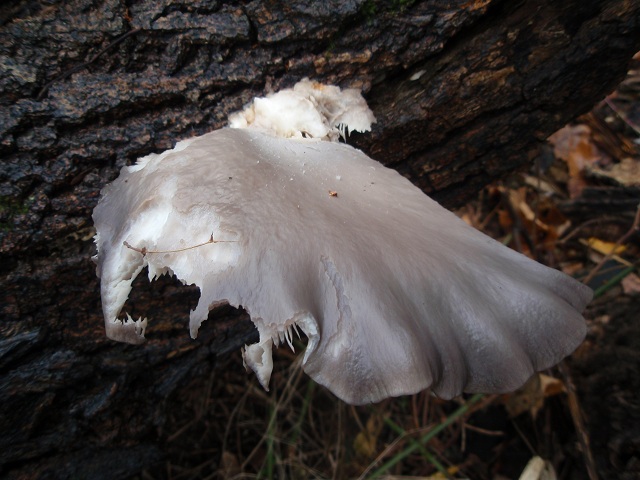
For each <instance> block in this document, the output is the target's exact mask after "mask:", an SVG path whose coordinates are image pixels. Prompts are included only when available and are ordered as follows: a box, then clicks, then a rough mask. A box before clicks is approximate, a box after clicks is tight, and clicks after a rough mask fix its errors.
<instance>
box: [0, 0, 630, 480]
mask: <svg viewBox="0 0 640 480" xmlns="http://www.w3.org/2000/svg"><path fill="white" fill-rule="evenodd" d="M639 17H640V3H638V2H631V1H623V0H598V1H594V0H586V1H585V0H569V1H567V2H554V1H551V0H547V1H544V0H537V1H524V2H510V1H506V0H503V1H500V0H478V1H468V0H459V1H449V2H440V1H433V0H432V1H408V2H406V1H397V0H392V1H388V2H384V1H379V0H367V1H359V0H351V1H346V2H343V1H330V2H313V1H305V0H294V1H290V2H282V3H279V2H273V1H259V0H256V1H252V2H230V3H223V2H205V1H194V2H187V1H184V2H181V1H179V0H173V1H172V0H165V1H156V0H140V1H138V0H133V1H130V2H126V3H125V2H123V1H119V0H104V1H100V0H75V1H70V2H60V3H55V2H52V3H46V4H45V3H39V2H35V1H30V0H27V1H20V2H15V3H7V5H4V6H2V7H0V24H1V27H0V152H1V153H0V155H1V156H2V163H1V165H0V312H1V313H0V315H1V323H0V331H1V332H2V337H1V338H0V404H1V405H2V409H1V410H0V474H2V475H8V476H9V478H27V477H34V478H35V477H37V478H45V477H47V478H71V477H74V478H85V477H91V478H121V477H127V476H130V475H133V474H135V473H136V472H138V471H140V470H141V469H142V468H143V467H145V466H148V465H150V464H153V463H155V462H157V461H159V460H160V459H161V457H162V442H163V441H164V440H163V437H162V435H161V434H158V432H161V431H162V426H163V422H164V418H165V414H166V412H167V409H169V408H180V406H179V404H176V405H173V404H172V401H171V400H169V399H170V398H174V399H175V398H176V396H175V395H174V396H172V397H171V396H170V394H171V393H172V392H174V391H175V390H176V389H179V388H180V386H181V385H184V384H185V383H186V382H187V381H188V380H189V379H190V378H193V377H194V376H196V375H202V374H204V373H205V372H209V371H211V370H212V369H213V368H214V366H215V363H216V358H217V357H218V356H220V355H224V354H225V353H226V352H228V351H229V350H231V349H236V348H239V346H240V345H241V344H243V343H244V342H245V341H248V340H249V339H250V338H251V337H252V336H253V335H254V333H253V329H252V325H251V323H250V322H249V320H248V318H247V317H246V315H243V314H242V313H241V312H234V311H232V310H231V309H226V310H222V311H216V312H213V313H212V317H215V320H213V318H212V317H210V318H211V320H210V321H209V322H207V323H206V324H205V325H204V326H203V328H202V329H201V330H200V338H199V339H198V340H197V341H192V340H191V339H189V338H188V334H187V330H186V318H187V314H188V306H189V305H190V306H193V303H194V299H195V298H197V292H194V291H193V290H192V289H189V288H182V287H180V288H179V287H178V286H177V285H176V284H175V282H172V281H171V280H169V279H164V280H162V281H160V282H159V283H158V285H157V286H155V288H154V289H150V288H144V286H142V287H141V288H140V289H139V290H137V292H138V293H135V294H134V295H135V297H134V298H132V299H131V301H130V307H129V308H128V311H131V312H132V313H133V314H134V315H135V314H140V313H144V312H145V311H153V312H154V313H153V318H154V323H153V325H152V326H151V332H152V333H151V334H150V335H149V337H150V338H149V341H148V342H147V343H146V344H145V345H144V346H142V347H131V346H127V345H119V344H115V343H112V342H109V341H107V340H105V338H104V336H103V331H102V328H103V327H102V317H101V310H100V298H99V293H98V282H97V279H96V278H95V274H94V266H93V264H92V263H91V261H90V256H91V255H92V254H93V245H92V234H93V231H92V227H91V225H92V223H91V212H92V209H93V207H94V206H95V204H96V203H97V200H98V197H99V192H100V189H101V188H102V187H103V186H104V185H105V184H106V183H107V182H109V181H111V180H113V179H114V178H115V177H116V176H117V174H118V171H119V169H120V168H121V167H122V166H123V165H125V164H128V163H131V162H133V161H134V160H135V159H136V158H137V157H139V156H141V155H145V154H148V153H151V152H158V151H162V150H165V149H167V148H170V147H171V146H172V145H173V144H174V143H175V141H176V140H179V139H183V138H185V137H190V136H193V135H198V134H202V133H205V132H207V131H210V130H212V129H215V128H219V127H221V126H223V125H224V123H225V119H226V116H227V114H228V113H229V112H231V111H232V110H236V109H239V108H240V107H242V105H243V104H245V103H246V102H248V101H249V100H250V99H251V98H252V97H253V96H255V95H260V94H263V93H265V92H266V91H268V90H269V89H274V90H275V89H279V88H281V87H285V86H290V85H292V84H293V83H294V82H296V81H297V80H299V79H301V78H302V77H312V78H314V79H317V80H319V81H323V82H328V83H334V84H338V85H340V86H343V87H346V86H355V87H360V88H362V89H363V90H364V92H365V95H366V97H367V99H368V101H369V103H370V106H371V107H372V109H373V110H374V112H375V114H376V116H377V118H378V123H377V124H376V126H375V129H374V132H373V134H371V135H360V136H357V137H354V138H353V139H352V141H353V143H355V144H356V145H357V146H358V147H360V148H362V149H363V150H365V151H366V152H367V153H369V154H370V155H371V156H372V157H374V158H376V159H379V160H380V161H382V162H383V163H385V164H387V165H389V166H392V167H394V168H396V169H398V170H399V171H400V172H402V173H403V174H404V175H406V176H408V177H409V178H410V179H411V180H412V181H414V182H415V183H416V184H417V185H419V186H420V187H422V188H423V189H424V190H425V191H426V192H427V193H429V194H431V195H432V196H434V197H435V198H436V199H438V200H439V201H441V202H443V203H444V204H445V205H446V206H450V207H451V206H456V205H459V204H461V203H462V202H463V201H464V200H466V199H468V198H470V197H471V196H473V195H474V194H475V193H476V192H477V191H478V190H479V189H480V188H481V187H482V186H484V185H485V184H487V183H488V182H490V181H491V180H493V179H496V178H499V177H500V176H503V175H504V174H506V173H507V172H510V171H513V170H514V169H516V168H518V167H520V166H523V165H525V164H527V163H528V162H530V161H531V160H532V159H533V158H535V157H536V155H537V153H538V148H539V147H540V145H541V142H542V141H543V140H544V139H545V138H546V137H547V136H548V135H549V134H550V133H552V132H553V131H554V130H555V129H557V128H558V127H560V126H562V125H563V124H564V123H566V122H567V121H569V120H571V119H572V118H574V117H575V116H577V115H579V114H581V113H584V112H585V111H587V110H588V109H589V108H590V107H591V106H592V105H593V104H594V103H595V102H597V101H598V100H600V99H601V98H602V97H603V95H605V94H606V93H607V92H608V91H610V90H611V89H612V88H613V86H614V85H615V84H616V82H618V81H619V80H620V79H621V78H622V76H623V75H624V73H625V71H626V65H627V61H628V60H629V59H630V58H631V56H632V55H633V53H634V52H636V51H637V50H638V49H640V38H639V35H638V32H639V31H640V25H639V23H640V20H639ZM138 283H140V284H141V285H142V284H144V283H145V282H144V281H140V282H138ZM134 292H136V289H134ZM237 368H240V366H238V367H237ZM248 381H254V380H253V379H248Z"/></svg>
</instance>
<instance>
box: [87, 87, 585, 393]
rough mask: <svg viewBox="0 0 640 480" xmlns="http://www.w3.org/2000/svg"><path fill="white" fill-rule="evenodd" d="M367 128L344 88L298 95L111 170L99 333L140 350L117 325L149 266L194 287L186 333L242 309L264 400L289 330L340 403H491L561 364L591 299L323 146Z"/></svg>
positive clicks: (391, 177)
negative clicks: (465, 398)
mask: <svg viewBox="0 0 640 480" xmlns="http://www.w3.org/2000/svg"><path fill="white" fill-rule="evenodd" d="M373 120H374V119H373V115H372V113H371V112H370V110H369V109H368V107H367V106H366V103H365V102H364V100H363V99H362V97H361V96H360V94H359V92H357V91H354V90H340V89H339V88H337V87H331V86H323V85H319V84H314V83H311V82H309V81H303V82H301V83H299V84H297V85H296V86H295V87H294V88H293V89H292V90H284V91H281V92H280V93H277V94H274V95H272V96H269V97H267V98H264V99H256V100H255V101H254V103H253V104H252V105H251V106H249V107H247V108H246V109H245V110H244V111H243V112H240V113H238V114H235V115H234V116H232V118H231V124H232V126H239V127H244V128H223V129H221V130H216V131H214V132H211V133H209V134H206V135H203V136H201V137H197V138H191V139H189V140H185V141H182V142H179V143H178V144H177V145H176V147H175V148H174V149H173V150H169V151H166V152H164V153H162V154H160V155H149V156H147V157H144V158H142V159H140V160H139V161H138V163H137V164H136V165H133V166H130V167H125V168H123V169H122V172H121V174H120V177H119V178H118V179H117V180H115V181H114V182H113V183H112V184H110V185H109V186H107V187H105V189H104V190H103V192H102V198H101V200H100V202H99V204H98V206H97V207H96V209H95V211H94V221H95V225H96V229H97V235H96V244H97V249H98V254H97V255H96V257H95V258H96V262H97V265H98V275H99V276H100V278H101V293H102V305H103V312H104V317H105V323H106V331H107V335H108V336H109V337H110V338H113V339H115V340H121V341H126V342H130V343H140V342H142V341H143V340H144V331H145V328H146V319H145V320H138V321H133V320H131V319H130V318H127V319H123V320H120V319H118V317H119V315H120V311H121V309H122V307H123V305H124V303H125V301H126V299H127V297H128V295H129V292H130V290H131V283H132V281H133V279H134V278H135V277H136V276H137V275H138V274H139V273H140V272H141V271H142V269H143V268H144V267H148V269H149V277H150V278H151V279H153V278H155V277H157V276H159V275H162V274H165V273H168V274H171V275H176V276H177V278H178V279H180V280H181V281H182V282H184V283H188V284H195V285H197V286H198V287H199V288H200V292H201V296H200V300H199V303H198V305H197V307H196V308H195V310H193V311H192V312H191V316H190V329H191V335H192V337H195V336H196V335H197V333H198V329H199V328H200V325H201V323H202V322H203V321H204V320H206V319H207V315H208V313H209V310H210V309H212V308H213V307H215V306H216V305H219V304H221V303H229V304H231V305H233V306H236V307H240V306H241V307H243V308H244V309H246V310H247V312H248V313H249V314H250V316H251V319H252V321H253V322H254V323H255V325H256V327H257V329H258V331H259V334H260V340H259V342H258V343H257V344H254V345H250V346H247V347H246V348H245V349H244V352H243V356H244V361H245V364H246V365H247V366H248V367H250V368H251V369H253V371H254V372H255V373H256V374H257V376H258V379H259V381H260V383H261V384H262V385H263V386H264V387H265V388H267V387H268V384H269V378H270V375H271V370H272V360H271V350H272V347H273V346H274V345H276V346H278V345H280V344H282V343H288V344H289V345H291V337H292V335H293V332H294V331H296V330H298V329H299V330H302V331H303V332H304V333H305V334H306V335H307V337H308V345H307V348H306V351H305V353H304V358H303V362H302V365H303V368H304V370H305V371H306V372H307V373H308V374H309V375H310V376H311V377H312V378H313V379H314V380H315V381H317V382H318V383H320V384H322V385H325V386H326V387H327V388H329V389H330V390H331V391H332V392H333V393H334V394H336V395H337V396H338V397H340V398H341V399H343V400H345V401H347V402H349V403H352V404H364V403H369V402H375V401H378V400H381V399H383V398H386V397H390V396H398V395H403V394H411V393H415V392H418V391H420V390H423V389H426V388H429V387H430V388H431V389H432V391H433V392H434V393H435V394H437V395H439V396H441V397H445V398H450V397H453V396H455V395H458V394H460V393H461V392H463V391H467V392H476V391H478V392H505V391H509V390H513V389H516V388H517V387H519V386H520V385H521V384H523V383H524V382H525V381H526V380H527V379H528V378H529V377H530V376H531V375H532V374H533V373H534V372H536V371H538V370H541V369H544V368H547V367H550V366H552V365H553V364H555V363H557V362H558V361H560V360H561V359H562V358H563V357H565V356H566V355H568V354H569V353H571V352H572V351H573V350H574V349H575V348H576V347H577V345H578V344H579V343H580V342H581V341H582V339H583V337H584V335H585V330H586V328H585V322H584V319H583V318H582V315H581V312H582V310H583V309H584V307H585V305H586V304H587V303H588V302H589V300H590V299H591V290H590V289H589V288H587V287H585V286H584V285H582V284H580V283H579V282H577V281H576V280H574V279H572V278H570V277H569V276H567V275H565V274H563V273H561V272H559V271H556V270H554V269H551V268H548V267H545V266H543V265H541V264H539V263H536V262H535V261H533V260H530V259H529V258H527V257H525V256H523V255H521V254H519V253H516V252H514V251H512V250H510V249H508V248H507V247H504V246H503V245H501V244H500V243H498V242H496V241H494V240H492V239H491V238H489V237H487V236H486V235H484V234H482V233H480V232H478V231H477V230H475V229H473V228H472V227H470V226H468V225H467V224H465V223H464V222H463V221H462V220H460V219H459V218H457V217H456V216H455V215H454V214H452V213H450V212H449V211H447V210H446V209H444V208H442V207H441V206H440V205H438V204H437V203H436V202H435V201H433V200H431V199H430V198H429V197H427V196H426V195H425V194H424V193H423V192H422V191H421V190H419V189H418V188H417V187H415V186H414V185H412V184H411V183H410V182H409V181H408V180H406V179H405V178H404V177H402V176H401V175H400V174H398V173H397V172H396V171H394V170H391V169H388V168H386V167H384V166H382V165H381V164H380V163H378V162H376V161H374V160H372V159H370V158H369V157H367V156H366V155H365V154H364V153H362V152H361V151H359V150H356V149H354V148H352V147H350V146H348V145H345V144H342V143H338V142H335V141H326V140H336V139H337V138H338V136H339V135H340V134H341V133H342V134H344V132H345V128H346V129H357V130H366V129H368V128H369V126H370V123H371V122H372V121H373ZM284 137H289V138H284Z"/></svg>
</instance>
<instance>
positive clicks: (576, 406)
mask: <svg viewBox="0 0 640 480" xmlns="http://www.w3.org/2000/svg"><path fill="white" fill-rule="evenodd" d="M558 368H559V370H560V373H561V374H562V376H563V377H564V384H565V387H566V389H567V398H568V399H569V410H570V412H571V418H572V419H573V424H574V426H575V427H576V433H577V435H578V441H579V442H580V447H581V450H582V456H583V457H584V463H585V466H586V467H587V473H588V474H589V479H590V480H598V471H597V470H596V462H595V460H594V458H593V453H592V452H591V442H590V441H589V434H588V433H587V429H586V428H585V426H584V420H583V418H584V416H583V414H582V408H580V402H579V401H578V395H576V389H575V386H574V385H573V381H572V380H571V375H570V374H569V369H568V368H567V365H566V363H565V362H564V361H562V362H561V363H560V364H559V365H558Z"/></svg>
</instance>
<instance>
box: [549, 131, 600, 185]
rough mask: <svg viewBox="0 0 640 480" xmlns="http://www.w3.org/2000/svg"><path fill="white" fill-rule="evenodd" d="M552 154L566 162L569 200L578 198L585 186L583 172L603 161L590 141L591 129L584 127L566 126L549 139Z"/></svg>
mask: <svg viewBox="0 0 640 480" xmlns="http://www.w3.org/2000/svg"><path fill="white" fill-rule="evenodd" d="M549 142H551V144H552V145H553V153H554V154H555V156H556V157H557V158H561V159H562V160H564V161H565V162H567V166H568V168H569V181H568V184H567V188H568V190H569V195H570V196H571V198H576V197H578V196H580V193H581V192H582V189H583V188H584V187H585V186H586V181H585V179H584V171H585V169H586V168H587V167H592V166H594V165H595V164H596V163H597V162H598V161H600V160H602V159H603V155H602V153H600V151H599V150H598V147H596V146H595V144H594V143H593V142H592V140H591V129H590V128H589V127H587V126H586V125H575V126H566V127H564V128H561V129H560V130H558V131H557V132H556V133H554V134H553V135H551V136H550V137H549Z"/></svg>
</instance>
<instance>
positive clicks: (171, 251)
mask: <svg viewBox="0 0 640 480" xmlns="http://www.w3.org/2000/svg"><path fill="white" fill-rule="evenodd" d="M234 242H235V240H214V239H213V233H212V234H211V237H210V238H209V240H207V241H206V242H202V243H198V244H197V245H191V246H190V247H184V248H177V249H175V250H147V247H142V248H137V247H134V246H132V245H131V244H130V243H129V242H126V241H125V242H122V244H123V245H124V246H125V247H127V248H130V249H131V250H133V251H134V252H138V253H140V254H141V255H142V256H143V257H144V256H145V255H147V254H148V253H178V252H186V251H187V250H191V249H193V248H198V247H203V246H204V245H209V244H210V243H234Z"/></svg>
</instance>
